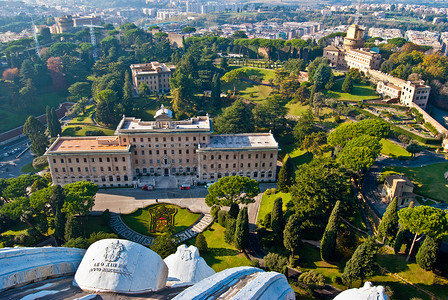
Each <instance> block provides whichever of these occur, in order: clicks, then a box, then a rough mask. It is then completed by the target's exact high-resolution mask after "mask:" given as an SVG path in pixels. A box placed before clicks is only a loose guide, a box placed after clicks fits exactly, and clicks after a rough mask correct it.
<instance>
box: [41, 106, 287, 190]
mask: <svg viewBox="0 0 448 300" xmlns="http://www.w3.org/2000/svg"><path fill="white" fill-rule="evenodd" d="M154 118H155V121H142V120H140V119H136V118H133V117H125V116H123V119H122V120H121V121H120V123H119V124H118V126H117V129H116V131H115V136H109V137H105V136H99V137H58V138H57V139H56V141H55V142H54V143H53V144H52V145H51V146H50V147H49V149H48V150H47V152H46V153H45V155H46V156H47V158H48V162H49V166H50V171H51V175H52V177H53V182H54V183H57V184H60V185H64V184H67V183H71V182H74V181H80V180H88V181H92V182H94V183H97V184H98V185H99V186H101V187H109V186H131V185H132V182H133V181H134V180H136V178H138V177H140V176H143V175H148V176H183V175H191V176H194V177H195V178H196V180H195V181H197V182H210V181H216V180H218V179H219V178H222V177H225V176H230V175H241V176H247V177H250V178H252V179H255V180H257V181H260V182H263V181H266V182H267V181H274V180H275V178H276V168H277V156H278V148H279V147H278V143H277V142H276V141H275V139H274V136H273V135H272V134H271V133H247V134H246V133H244V134H213V126H212V121H211V119H210V118H209V116H208V115H206V116H199V117H194V118H190V119H188V120H182V121H176V120H173V119H172V118H173V113H172V112H171V110H169V109H167V108H165V107H164V106H163V105H162V107H161V108H160V109H159V110H158V111H157V112H156V113H155V116H154Z"/></svg>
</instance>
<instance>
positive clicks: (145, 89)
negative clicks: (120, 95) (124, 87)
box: [138, 82, 151, 97]
mask: <svg viewBox="0 0 448 300" xmlns="http://www.w3.org/2000/svg"><path fill="white" fill-rule="evenodd" d="M138 93H139V94H140V95H142V96H143V97H147V96H149V95H151V89H150V88H149V86H148V84H147V83H146V82H142V83H140V85H139V86H138Z"/></svg>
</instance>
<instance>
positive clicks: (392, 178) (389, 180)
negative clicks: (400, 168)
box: [385, 174, 414, 187]
mask: <svg viewBox="0 0 448 300" xmlns="http://www.w3.org/2000/svg"><path fill="white" fill-rule="evenodd" d="M395 180H399V181H404V182H405V183H406V185H409V186H412V187H413V186H414V184H413V183H412V182H411V181H410V180H409V179H408V178H406V177H404V176H401V175H398V174H392V175H389V176H387V177H386V178H385V181H386V182H387V184H388V185H389V186H392V185H393V183H394V181H395Z"/></svg>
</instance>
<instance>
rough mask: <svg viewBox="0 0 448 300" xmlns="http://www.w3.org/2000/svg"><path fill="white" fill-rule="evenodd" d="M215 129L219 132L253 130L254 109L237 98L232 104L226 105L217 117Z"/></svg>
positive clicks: (245, 131)
mask: <svg viewBox="0 0 448 300" xmlns="http://www.w3.org/2000/svg"><path fill="white" fill-rule="evenodd" d="M215 131H216V132H217V133H247V132H253V131H254V124H253V114H252V111H251V110H250V109H248V108H247V106H246V105H245V104H244V103H243V102H242V101H241V100H239V99H238V100H235V102H233V104H232V105H231V106H229V107H226V108H225V109H224V110H223V113H222V114H221V115H220V116H219V117H218V118H216V121H215Z"/></svg>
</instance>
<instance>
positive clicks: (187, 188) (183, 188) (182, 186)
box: [179, 184, 191, 190]
mask: <svg viewBox="0 0 448 300" xmlns="http://www.w3.org/2000/svg"><path fill="white" fill-rule="evenodd" d="M179 188H180V189H181V190H189V189H191V186H190V185H189V184H182V185H181V186H180V187H179Z"/></svg>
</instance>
